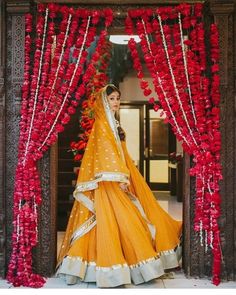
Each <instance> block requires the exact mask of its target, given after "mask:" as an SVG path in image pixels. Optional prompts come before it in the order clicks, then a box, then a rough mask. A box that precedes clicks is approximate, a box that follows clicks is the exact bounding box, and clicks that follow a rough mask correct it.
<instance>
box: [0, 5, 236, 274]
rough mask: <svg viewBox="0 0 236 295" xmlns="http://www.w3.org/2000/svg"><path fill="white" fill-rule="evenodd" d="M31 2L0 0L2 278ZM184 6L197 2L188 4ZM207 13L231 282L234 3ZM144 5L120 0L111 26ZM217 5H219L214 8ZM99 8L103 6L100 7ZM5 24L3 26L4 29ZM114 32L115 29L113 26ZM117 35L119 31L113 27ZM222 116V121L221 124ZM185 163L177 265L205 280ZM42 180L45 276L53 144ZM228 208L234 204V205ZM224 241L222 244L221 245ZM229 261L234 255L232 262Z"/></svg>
mask: <svg viewBox="0 0 236 295" xmlns="http://www.w3.org/2000/svg"><path fill="white" fill-rule="evenodd" d="M35 2H51V1H46V0H45V1H30V0H28V1H26V0H21V1H20V0H19V1H14V0H7V1H2V0H0V21H1V26H0V136H1V138H2V139H3V140H2V141H1V142H0V181H1V184H0V277H1V276H2V277H3V276H4V275H5V272H6V266H7V264H8V261H9V255H10V253H11V231H12V207H13V201H12V196H13V187H14V173H15V167H16V160H17V159H16V153H17V141H18V136H19V129H18V128H19V120H20V115H19V108H20V100H21V92H20V88H21V85H22V82H23V65H24V56H23V53H24V16H23V15H24V13H25V12H27V11H29V10H30V8H31V9H32V8H33V9H34V7H32V6H31V7H30V5H32V4H33V5H34V4H35ZM54 2H59V3H62V2H64V3H65V2H66V3H68V2H70V3H74V4H76V3H81V4H83V5H85V4H86V3H87V0H80V1H78V0H70V1H61V0H57V1H54ZM179 2H182V1H178V0H169V1H165V0H149V1H148V4H150V5H156V6H158V5H159V4H160V3H162V4H163V3H166V4H167V3H169V4H173V3H174V4H177V3H179ZM188 2H189V3H194V2H199V1H194V0H190V1H188ZM202 2H207V3H208V4H209V5H208V8H207V9H209V8H210V10H208V11H207V12H209V13H210V11H211V12H212V14H213V15H214V17H215V20H216V22H217V23H218V25H219V32H220V49H221V58H220V69H221V72H220V74H221V95H222V96H221V132H222V165H223V175H224V177H225V178H226V180H227V181H225V182H224V183H222V185H221V195H222V217H221V221H220V222H221V224H220V225H221V228H222V229H223V231H222V233H221V238H222V252H223V255H224V263H223V277H224V278H227V279H231V280H232V279H235V276H236V274H235V269H236V246H235V245H234V235H235V233H234V226H235V225H236V202H234V198H235V197H236V196H235V195H236V188H235V187H234V186H235V184H236V174H235V173H234V163H236V151H235V150H236V149H235V147H236V135H235V128H234V126H235V102H234V94H235V88H234V79H235V68H234V58H235V59H236V56H235V57H234V54H235V50H234V48H235V44H234V39H233V31H234V27H235V29H236V22H235V8H234V1H233V0H232V1H227V0H225V1H224V3H223V4H222V1H218V0H209V1H202ZM89 3H90V4H89V6H90V7H91V5H95V6H96V7H104V4H106V5H107V6H111V5H112V4H113V3H114V1H112V0H106V1H96V0H90V1H89ZM146 3H147V1H141V0H140V1H138V0H136V1H135V0H133V1H132V0H126V1H125V0H120V1H119V3H118V4H113V8H115V9H116V13H115V15H116V16H117V18H116V20H115V24H117V27H119V26H122V15H123V17H124V15H125V13H126V10H127V8H128V6H129V5H130V6H131V5H136V6H143V5H145V4H146ZM218 3H219V4H218ZM100 4H103V5H100ZM5 24H6V26H5ZM114 31H116V28H114ZM118 31H119V28H118ZM226 118H227V120H226ZM189 167H190V159H189V157H187V156H186V159H185V175H186V177H185V185H184V188H185V193H184V208H183V211H184V245H183V246H184V255H183V265H184V271H185V273H186V275H187V276H200V277H201V276H205V275H210V274H211V256H210V254H209V253H205V252H204V249H203V248H202V247H201V246H200V245H199V239H198V236H197V235H196V233H195V232H194V231H193V213H194V212H193V209H194V183H193V180H192V179H190V178H189V177H188V176H187V175H188V173H187V171H188V168H189ZM39 169H40V171H41V182H42V198H43V202H42V206H41V209H40V225H39V226H40V227H39V244H38V246H37V247H36V249H35V250H34V268H35V271H37V272H38V273H40V274H42V275H45V276H51V275H53V274H54V267H55V263H56V230H57V229H56V222H57V221H56V212H57V210H56V209H57V208H56V206H57V201H56V200H57V198H56V196H57V191H56V189H57V147H56V145H54V146H53V147H52V148H51V150H50V151H49V152H47V153H46V154H45V156H44V158H43V159H42V161H41V162H40V163H39ZM232 204H235V205H234V206H233V205H232ZM226 241H227V243H226ZM232 257H234V258H233V259H232Z"/></svg>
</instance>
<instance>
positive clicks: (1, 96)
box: [0, 0, 6, 278]
mask: <svg viewBox="0 0 236 295" xmlns="http://www.w3.org/2000/svg"><path fill="white" fill-rule="evenodd" d="M4 134H5V5H4V1H3V0H0V138H1V140H0V278H1V277H4V275H5V264H6V263H5V258H6V257H5V254H6V253H5V235H6V227H5V175H4V167H5V155H4V150H5V136H4Z"/></svg>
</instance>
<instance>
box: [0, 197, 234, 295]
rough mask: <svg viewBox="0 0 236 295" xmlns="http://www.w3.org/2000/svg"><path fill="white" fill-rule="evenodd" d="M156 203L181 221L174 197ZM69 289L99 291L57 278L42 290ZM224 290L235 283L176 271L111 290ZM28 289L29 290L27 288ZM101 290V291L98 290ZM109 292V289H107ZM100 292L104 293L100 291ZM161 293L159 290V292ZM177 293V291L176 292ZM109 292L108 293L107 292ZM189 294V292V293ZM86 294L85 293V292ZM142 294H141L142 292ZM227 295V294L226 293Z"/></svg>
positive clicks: (1, 284) (1, 283)
mask: <svg viewBox="0 0 236 295" xmlns="http://www.w3.org/2000/svg"><path fill="white" fill-rule="evenodd" d="M154 194H155V196H156V198H157V200H158V202H159V203H160V205H161V206H162V207H163V208H164V210H166V211H167V212H168V213H169V214H170V215H171V216H172V217H173V218H175V219H177V220H182V208H183V206H182V205H183V204H182V203H181V202H177V201H176V198H175V197H172V196H170V195H169V194H168V193H166V192H154ZM63 236H64V232H58V245H57V246H58V250H59V248H60V244H61V242H62V239H63ZM65 288H66V289H70V291H72V290H75V289H80V291H82V289H85V290H88V289H91V290H90V291H92V290H96V293H97V291H98V290H99V288H97V286H96V284H95V283H78V284H76V285H69V286H68V285H66V284H65V282H64V281H63V280H62V279H59V278H55V277H52V278H48V279H47V281H46V283H45V285H44V287H43V288H41V289H40V290H42V289H44V290H45V289H58V290H59V289H65ZM222 288H224V289H225V290H224V293H226V291H227V290H229V291H231V290H232V291H233V292H235V291H234V289H236V282H233V281H228V282H227V281H226V282H221V284H220V285H219V286H215V285H213V284H212V282H211V281H210V279H209V278H201V279H199V278H193V277H190V278H188V277H186V276H185V274H184V272H183V270H181V269H178V270H175V271H169V272H167V273H166V274H165V275H163V276H161V277H160V278H158V279H155V280H152V281H150V282H147V283H145V284H141V285H137V286H135V285H132V284H130V285H123V286H121V287H117V288H113V289H125V290H127V289H128V290H130V291H131V290H135V292H136V291H139V290H140V291H141V290H143V289H149V290H150V289H183V290H184V289H186V291H187V289H191V290H194V289H207V290H208V291H210V290H209V289H211V290H212V291H213V290H214V293H215V292H216V291H217V290H219V289H222ZM0 289H5V290H6V289H26V288H24V287H20V288H14V287H12V286H11V285H10V284H8V283H7V282H6V281H5V280H1V279H0ZM28 289H29V288H28ZM226 289H227V290H226ZM100 290H101V289H100ZM109 290H111V289H109ZM2 291H3V290H1V291H0V294H4V293H3V292H2ZM102 291H105V290H104V289H102ZM159 291H161V290H159ZM176 291H177V290H176ZM208 291H207V292H208ZM109 292H110V291H109ZM190 292H191V291H190ZM86 293H87V292H86ZM142 293H143V292H142ZM227 293H228V292H227ZM181 294H182V291H181ZM188 294H189V293H188Z"/></svg>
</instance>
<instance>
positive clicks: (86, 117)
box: [70, 35, 111, 173]
mask: <svg viewBox="0 0 236 295" xmlns="http://www.w3.org/2000/svg"><path fill="white" fill-rule="evenodd" d="M105 37H106V36H105V35H104V36H103V38H105ZM100 38H101V37H100ZM101 41H102V42H101ZM110 51H111V44H110V43H109V42H108V41H107V40H106V41H105V40H101V39H100V41H99V44H98V46H97V47H96V51H95V53H94V54H93V56H92V60H91V62H90V64H91V65H93V67H94V74H93V75H92V76H91V78H90V81H89V82H88V83H87V88H86V97H88V99H87V100H85V101H84V102H83V103H82V105H81V106H82V109H83V112H82V115H81V120H80V126H81V128H82V130H83V131H82V132H81V133H80V134H79V141H78V142H76V141H73V142H71V144H70V146H71V150H72V152H73V154H74V160H75V161H80V160H81V159H82V157H83V153H84V150H85V148H86V146H87V142H88V139H89V135H90V132H91V129H92V126H93V123H94V117H93V103H94V100H95V96H94V95H95V93H96V92H97V91H98V90H99V89H100V88H102V87H104V86H105V85H106V84H107V82H108V80H109V77H108V76H107V75H106V70H107V67H108V65H109V61H110V56H111V53H110ZM78 172H79V170H77V172H76V173H78Z"/></svg>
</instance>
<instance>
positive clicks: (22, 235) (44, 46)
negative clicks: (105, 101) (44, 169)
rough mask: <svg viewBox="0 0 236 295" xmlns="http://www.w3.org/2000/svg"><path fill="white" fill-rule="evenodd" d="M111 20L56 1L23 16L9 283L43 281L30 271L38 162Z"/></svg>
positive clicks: (65, 118) (81, 89)
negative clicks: (91, 50)
mask: <svg viewBox="0 0 236 295" xmlns="http://www.w3.org/2000/svg"><path fill="white" fill-rule="evenodd" d="M111 22H112V11H111V10H110V9H104V10H99V11H96V10H86V9H80V8H78V9H74V8H69V7H67V6H60V5H56V4H48V5H43V4H39V5H38V7H37V20H36V23H34V20H33V17H32V15H31V14H27V15H26V16H25V26H26V27H25V28H26V36H25V67H24V84H23V87H22V107H21V121H20V137H19V144H18V164H17V168H16V175H15V188H14V208H13V235H12V254H11V258H10V262H9V266H8V274H7V279H8V281H9V282H11V283H12V284H13V285H14V286H21V285H22V286H30V287H40V286H42V285H43V284H44V279H43V278H42V277H41V276H40V275H37V274H34V273H33V271H32V248H33V247H34V246H36V244H37V242H38V207H39V205H40V204H41V187H40V177H39V173H38V169H37V162H38V160H39V159H41V158H42V156H43V155H44V153H45V152H46V151H47V150H48V149H49V147H50V146H51V145H52V144H53V143H55V142H56V140H57V135H58V132H62V131H63V130H64V126H65V125H66V124H67V123H68V122H69V121H70V116H71V114H73V113H74V112H75V108H76V106H77V105H78V102H79V100H80V98H81V97H82V96H83V95H84V94H85V89H86V83H87V82H88V81H89V80H90V77H91V76H92V75H93V74H94V72H95V71H96V69H95V68H94V66H93V65H94V63H95V62H96V61H97V60H98V59H99V50H101V47H103V43H104V42H105V40H106V35H107V27H108V26H109V25H110V24H111ZM101 28H103V29H102V30H101ZM98 29H99V30H100V31H99V32H98ZM33 34H36V36H35V37H33ZM96 35H99V41H98V44H97V47H96V50H95V52H94V54H93V56H92V58H91V59H90V62H89V64H87V67H86V68H85V66H84V65H85V62H86V58H87V49H88V48H89V46H90V44H91V43H92V42H93V40H94V37H95V36H96Z"/></svg>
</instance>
